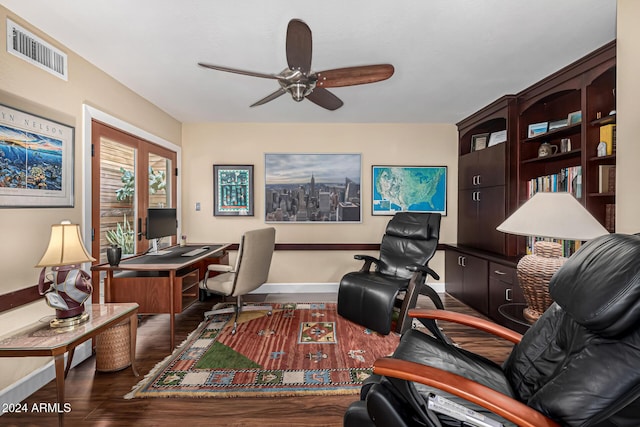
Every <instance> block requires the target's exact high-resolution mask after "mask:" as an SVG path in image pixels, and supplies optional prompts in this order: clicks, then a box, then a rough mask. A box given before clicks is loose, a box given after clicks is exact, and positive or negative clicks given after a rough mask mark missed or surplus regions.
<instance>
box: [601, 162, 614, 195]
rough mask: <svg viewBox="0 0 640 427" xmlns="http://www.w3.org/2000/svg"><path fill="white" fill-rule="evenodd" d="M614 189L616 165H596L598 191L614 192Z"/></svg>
mask: <svg viewBox="0 0 640 427" xmlns="http://www.w3.org/2000/svg"><path fill="white" fill-rule="evenodd" d="M615 191H616V166H615V165H599V166H598V192H599V193H614V192H615Z"/></svg>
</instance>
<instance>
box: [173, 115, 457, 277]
mask: <svg viewBox="0 0 640 427" xmlns="http://www.w3.org/2000/svg"><path fill="white" fill-rule="evenodd" d="M182 140H183V147H182V155H183V159H184V162H183V168H182V177H183V193H182V194H183V200H182V202H183V212H182V214H183V222H184V228H183V232H184V234H186V235H187V236H188V240H189V241H191V242H232V243H237V242H239V240H240V236H241V234H242V232H243V231H245V230H249V229H252V228H259V227H264V226H265V220H264V154H265V153H361V154H362V183H361V194H362V200H363V206H362V222H361V223H359V224H320V223H303V224H295V223H290V224H287V223H275V224H272V225H273V226H274V227H275V228H276V242H277V243H380V239H381V237H382V234H383V233H384V228H385V226H386V224H387V222H388V221H389V219H390V217H387V216H375V217H374V216H372V215H371V166H372V165H433V166H440V165H445V166H448V173H449V174H448V194H447V211H448V212H447V213H448V215H447V216H445V217H443V219H442V226H441V228H442V230H441V238H440V241H441V242H443V243H446V242H455V241H456V237H457V235H456V227H457V224H456V217H457V209H458V207H457V183H456V180H457V178H456V177H457V164H458V163H457V129H456V127H455V125H453V124H255V123H250V124H247V123H243V124H213V123H203V124H185V125H183V135H182ZM214 164H252V165H254V188H255V216H253V217H214V216H213V175H212V171H213V165H214ZM311 172H312V171H309V177H311ZM196 203H200V205H201V211H199V212H197V211H196V210H195V204H196ZM270 225H271V224H270ZM356 252H358V251H356ZM356 252H350V253H349V252H347V253H345V252H342V251H324V252H317V251H309V252H290V251H278V252H276V254H275V256H274V260H273V264H272V268H271V274H270V276H269V282H273V283H327V282H331V283H336V282H339V280H340V277H342V275H343V274H344V273H346V272H348V271H353V270H354V269H358V268H359V267H360V265H361V263H360V262H356V261H354V260H353V254H355V253H356ZM431 266H432V268H434V269H436V271H438V272H440V273H443V275H444V257H443V256H442V254H440V253H439V254H437V256H436V257H435V258H434V260H433V262H432V264H431Z"/></svg>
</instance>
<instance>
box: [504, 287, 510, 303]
mask: <svg viewBox="0 0 640 427" xmlns="http://www.w3.org/2000/svg"><path fill="white" fill-rule="evenodd" d="M504 299H505V300H506V301H511V300H512V297H511V288H507V289H505V290H504Z"/></svg>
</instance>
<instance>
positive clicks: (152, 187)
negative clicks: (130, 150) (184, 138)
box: [147, 149, 176, 248]
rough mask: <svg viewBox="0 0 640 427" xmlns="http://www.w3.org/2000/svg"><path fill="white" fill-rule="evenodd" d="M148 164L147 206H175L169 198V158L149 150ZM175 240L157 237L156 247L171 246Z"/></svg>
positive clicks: (168, 237)
mask: <svg viewBox="0 0 640 427" xmlns="http://www.w3.org/2000/svg"><path fill="white" fill-rule="evenodd" d="M150 150H151V149H150ZM148 164H149V169H148V171H149V188H148V189H147V190H148V207H149V208H174V207H175V206H174V204H173V203H172V199H171V187H172V185H171V182H172V180H171V171H172V170H173V168H172V167H171V159H168V158H166V157H164V156H162V155H160V154H157V153H154V152H149V155H148ZM167 178H169V179H167ZM175 242H176V240H175V238H172V237H171V236H167V237H163V238H160V239H158V241H157V248H164V247H167V246H171V245H172V244H174V243H175Z"/></svg>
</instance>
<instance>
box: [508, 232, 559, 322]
mask: <svg viewBox="0 0 640 427" xmlns="http://www.w3.org/2000/svg"><path fill="white" fill-rule="evenodd" d="M533 247H534V249H533V254H532V255H525V256H524V257H522V258H521V259H520V262H518V269H517V275H518V282H519V283H520V287H521V288H522V293H523V294H524V298H525V300H526V301H527V307H526V308H525V309H524V311H523V313H522V314H523V315H524V318H525V319H526V320H527V321H528V322H529V323H535V321H536V320H538V318H539V317H540V316H542V313H544V312H545V311H546V310H547V308H549V306H550V305H551V304H552V303H553V299H552V298H551V295H549V282H550V281H551V277H552V276H553V275H554V274H555V272H556V271H558V270H559V269H560V267H562V266H563V265H564V263H565V262H567V258H565V257H563V256H562V246H560V244H559V243H557V242H546V241H538V242H535V243H534V244H533Z"/></svg>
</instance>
